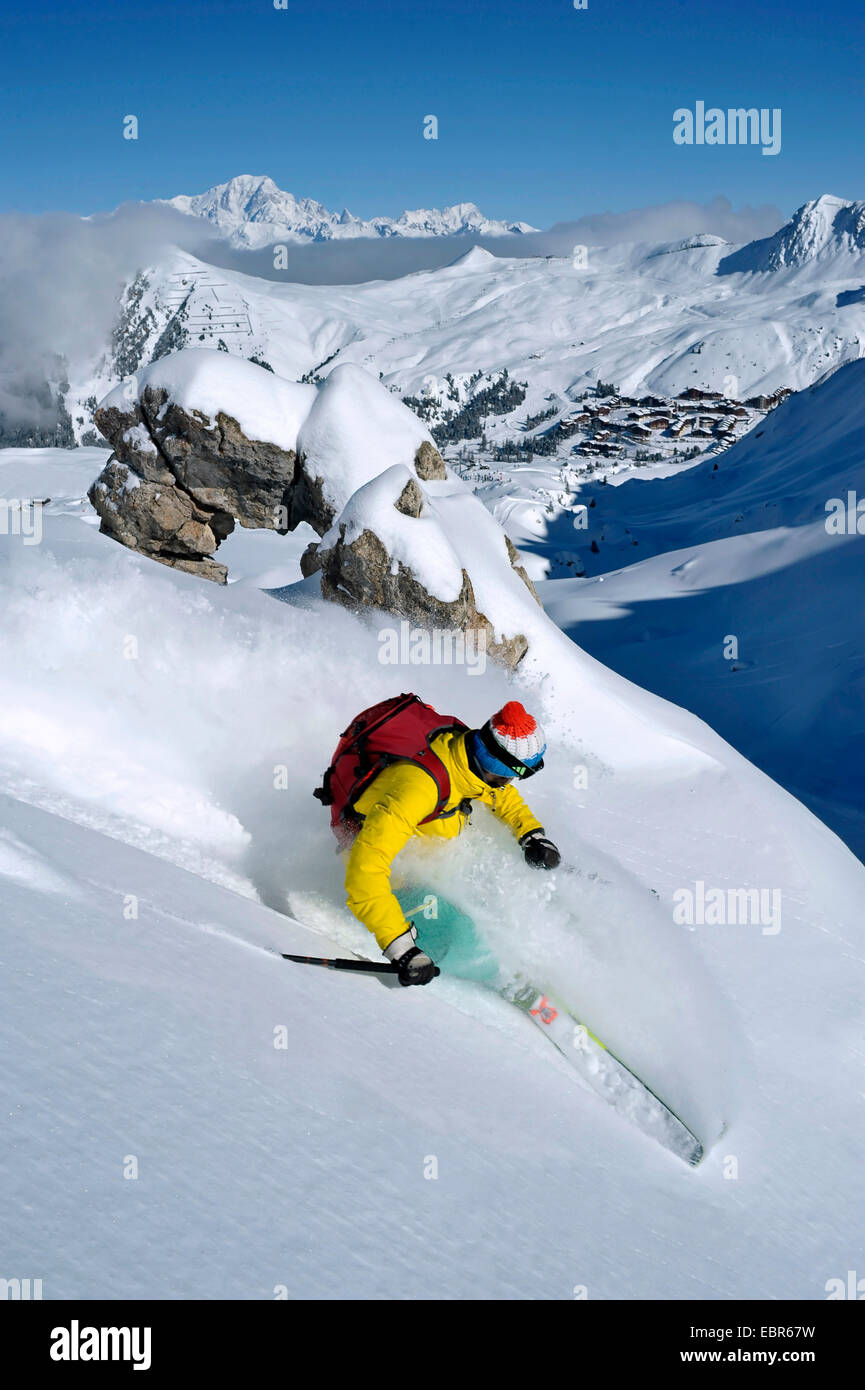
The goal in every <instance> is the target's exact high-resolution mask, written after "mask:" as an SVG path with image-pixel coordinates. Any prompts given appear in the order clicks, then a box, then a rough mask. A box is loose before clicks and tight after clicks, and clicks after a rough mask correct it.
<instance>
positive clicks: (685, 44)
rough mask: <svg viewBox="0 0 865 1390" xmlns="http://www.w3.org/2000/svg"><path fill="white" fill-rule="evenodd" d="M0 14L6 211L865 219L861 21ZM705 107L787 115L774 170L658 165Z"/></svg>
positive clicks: (445, 2) (809, 10) (241, 4)
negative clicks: (230, 201)
mask: <svg viewBox="0 0 865 1390" xmlns="http://www.w3.org/2000/svg"><path fill="white" fill-rule="evenodd" d="M0 3H2V6H3V11H2V16H0V50H2V71H3V78H2V84H0V134H2V145H0V148H2V172H3V177H2V181H0V211H7V212H8V211H11V210H18V211H22V212H43V211H47V210H49V209H64V210H67V211H70V212H80V213H89V212H95V211H101V210H106V209H109V208H112V207H114V206H116V205H117V204H118V203H121V202H123V201H126V200H130V199H151V198H158V197H170V196H172V195H174V194H176V193H199V192H202V191H203V190H204V189H206V188H209V187H210V186H212V185H213V184H215V183H221V182H223V181H224V180H226V179H228V178H231V177H232V176H233V175H235V174H241V173H250V174H269V175H270V176H271V177H272V178H273V179H275V180H276V182H277V183H278V184H279V185H280V187H282V188H284V189H288V190H289V191H291V192H293V193H295V194H297V195H299V196H300V195H307V196H310V197H314V198H317V199H319V200H320V201H321V202H323V203H324V204H325V205H326V206H327V207H329V208H331V209H334V210H336V211H339V210H340V209H341V208H342V207H344V206H347V207H348V208H350V210H351V211H352V212H353V213H355V214H357V215H359V216H371V215H373V214H388V215H396V214H398V213H399V212H401V211H402V210H403V209H404V208H406V207H409V208H411V207H421V206H426V207H430V206H439V207H441V206H443V205H445V204H447V203H454V202H460V201H472V202H475V203H477V204H478V206H479V207H480V208H481V209H482V210H483V211H484V212H485V213H486V214H487V215H489V216H491V217H511V218H522V219H524V220H526V221H529V222H532V223H534V224H535V225H536V226H541V227H545V226H549V225H550V224H551V223H553V222H555V221H559V220H565V219H571V218H574V217H578V216H580V215H581V214H584V213H588V212H595V211H601V210H607V209H608V210H611V211H620V210H623V209H626V208H633V207H641V206H646V205H648V204H653V203H661V202H666V201H668V200H671V199H680V198H685V199H694V200H697V201H700V202H703V201H706V200H707V199H709V198H712V197H713V196H715V195H716V194H724V195H726V196H727V197H729V198H730V199H731V200H732V201H733V203H734V204H736V205H737V206H738V205H739V204H743V203H752V204H763V203H773V204H776V205H777V206H778V207H779V208H780V209H782V210H783V211H784V212H785V213H787V212H789V211H791V210H792V209H793V208H795V207H796V206H798V205H799V204H800V203H802V202H804V201H805V200H806V199H808V198H812V197H816V196H817V195H818V194H819V193H823V192H829V193H837V194H838V195H840V196H842V197H847V198H863V197H865V169H863V162H865V156H863V147H865V139H863V132H865V76H863V74H865V5H863V0H823V2H822V3H820V4H815V3H805V0H588V8H587V9H585V10H576V9H575V8H574V4H573V0H533V2H532V0H526V3H519V0H391V3H386V0H286V5H287V7H286V8H285V9H277V8H275V5H274V0H171V3H162V0H160V2H159V3H155V2H153V3H148V0H127V3H120V0H113V2H112V3H108V0H91V2H90V3H83V0H68V3H64V4H61V3H57V0H20V5H19V4H18V3H15V4H14V10H13V0H0ZM699 100H701V101H704V102H705V104H706V106H707V107H711V106H717V107H721V108H727V107H738V106H745V107H751V106H754V107H758V108H762V107H766V108H775V107H780V108H781V111H782V147H781V152H780V153H779V154H778V155H776V156H766V155H763V154H762V153H761V151H760V148H759V147H753V146H738V145H724V146H708V145H702V146H698V145H693V146H678V145H676V144H674V142H673V138H672V132H673V111H674V110H675V109H676V108H678V107H691V108H692V109H693V108H694V106H695V103H696V102H697V101H699ZM130 114H131V115H135V116H137V118H138V121H139V138H138V140H136V141H131V140H124V139H123V138H122V121H123V118H124V116H127V115H130ZM427 115H435V116H436V117H437V118H438V123H439V128H438V139H437V140H425V139H424V138H423V119H424V117H425V116H427Z"/></svg>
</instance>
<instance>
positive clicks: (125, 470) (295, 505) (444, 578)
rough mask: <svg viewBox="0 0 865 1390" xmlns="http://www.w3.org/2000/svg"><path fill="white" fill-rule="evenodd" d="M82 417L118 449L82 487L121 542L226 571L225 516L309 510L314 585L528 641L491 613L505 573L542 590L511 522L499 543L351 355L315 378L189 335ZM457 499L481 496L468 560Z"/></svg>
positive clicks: (410, 419) (449, 626) (305, 561)
mask: <svg viewBox="0 0 865 1390" xmlns="http://www.w3.org/2000/svg"><path fill="white" fill-rule="evenodd" d="M265 376H266V377H267V379H266V380H262V378H263V377H265ZM199 406H200V408H199ZM94 418H95V420H96V423H97V424H98V427H99V429H100V430H101V431H102V433H103V434H104V436H105V437H106V439H108V440H110V442H111V444H112V445H113V448H114V452H113V454H112V456H111V458H110V459H109V460H108V463H107V464H106V465H105V467H104V468H103V470H102V473H101V474H100V476H99V477H98V478H97V480H96V481H95V483H94V484H93V485H92V487H91V488H90V492H89V494H88V496H89V498H90V501H91V502H92V503H93V506H94V507H95V509H96V511H97V513H98V514H99V517H100V521H101V529H102V531H103V532H104V533H105V534H106V535H109V536H111V537H112V538H113V539H114V540H117V541H119V542H120V543H121V544H122V545H125V546H128V547H129V548H130V549H132V550H137V551H138V552H139V553H141V554H143V555H147V556H148V557H150V558H151V559H154V560H158V561H159V562H160V563H162V564H165V565H171V566H173V567H174V568H176V569H182V570H185V571H187V572H189V573H192V574H197V575H199V576H201V577H202V578H205V579H210V580H215V581H216V582H218V583H225V581H226V579H227V569H226V566H225V565H222V564H220V563H219V562H218V561H217V560H216V559H215V558H214V554H215V552H216V550H217V548H218V546H219V544H220V542H221V541H222V540H224V539H225V538H226V536H228V535H230V533H231V532H232V531H233V529H234V526H235V524H236V523H239V524H240V525H241V526H244V527H255V528H263V529H268V530H276V531H279V532H285V531H290V530H293V529H294V528H295V527H296V526H297V525H298V524H299V523H300V522H301V521H305V522H307V523H308V524H310V525H311V526H312V527H313V529H314V530H315V531H316V532H317V534H318V536H319V537H320V540H319V541H317V542H314V543H313V544H312V545H311V546H309V547H308V549H307V551H306V552H305V554H304V556H303V558H302V561H301V568H302V571H303V573H304V575H306V576H309V575H311V574H315V573H319V574H320V576H321V581H320V582H321V592H322V594H323V596H324V597H325V598H327V599H330V600H332V601H334V602H337V603H340V604H342V605H345V606H348V607H352V608H359V609H362V608H376V609H382V610H384V611H386V612H390V613H393V614H395V615H397V616H399V617H402V618H407V619H409V620H410V621H411V622H413V623H414V624H416V625H417V626H419V627H421V628H427V629H429V628H437V629H440V630H446V631H452V632H453V631H461V632H466V633H468V632H474V633H476V634H477V635H478V637H479V638H480V639H481V641H482V643H483V646H484V649H485V650H486V651H487V653H488V654H489V655H490V657H491V658H492V659H494V660H497V661H500V662H502V663H503V664H505V665H506V666H508V667H513V666H516V664H517V663H518V662H519V661H520V660H521V658H522V657H523V655H524V654H525V652H526V650H527V647H528V642H527V639H526V637H525V636H524V635H523V634H522V633H513V632H510V631H505V632H502V631H501V630H500V628H498V627H496V626H495V625H494V621H493V619H494V617H495V610H497V608H498V606H499V602H498V595H499V594H500V592H501V589H502V586H504V587H505V588H507V587H508V586H510V587H511V589H512V592H513V586H514V584H515V579H514V576H515V577H516V581H517V587H516V593H517V594H518V593H519V587H520V585H524V586H525V588H526V589H527V590H528V591H529V593H530V594H531V595H532V597H533V598H534V599H535V601H536V602H538V603H539V600H538V597H537V594H536V593H535V590H534V588H533V586H532V584H531V582H530V580H529V578H528V576H527V574H526V572H525V569H524V568H523V567H522V565H521V564H520V563H519V556H518V553H517V551H516V549H515V547H514V546H513V544H512V542H511V541H510V540H509V539H508V538H507V537H504V542H505V546H504V547H502V545H501V540H502V533H501V531H499V528H498V527H497V526H496V525H495V523H494V522H493V521H492V519H491V518H490V516H489V514H488V513H487V511H486V509H485V508H484V507H483V504H482V503H480V502H479V501H477V500H476V499H475V498H473V497H472V496H471V494H470V493H468V492H466V491H465V490H464V489H463V488H462V487H461V485H460V484H459V482H458V481H457V480H455V479H453V478H449V475H448V470H447V466H446V464H445V461H444V459H443V458H442V455H441V454H440V453H439V451H438V449H437V448H436V447H435V445H434V444H433V443H432V442H431V441H430V440H429V439H424V438H423V437H422V436H423V433H424V428H423V426H422V425H421V424H420V423H419V422H418V421H417V419H416V418H415V417H414V416H413V415H412V414H411V412H410V411H408V410H407V409H406V408H405V407H404V406H403V405H402V404H401V403H400V402H396V401H394V398H393V395H392V394H391V393H388V392H386V391H385V390H384V388H382V387H381V386H380V385H379V383H378V382H377V381H375V379H374V378H371V377H369V376H368V374H367V373H364V372H363V371H362V370H361V369H359V368H356V367H352V366H347V367H345V368H337V369H335V371H334V373H333V374H332V378H328V379H327V380H326V381H325V382H324V383H323V384H322V385H321V386H320V388H318V390H316V388H314V387H310V386H306V385H303V384H300V383H290V382H286V381H283V380H282V379H281V378H274V374H272V373H270V374H265V373H264V372H260V370H259V369H258V368H255V367H252V366H250V364H249V363H246V362H244V363H242V364H241V365H240V366H238V365H237V363H236V362H233V361H229V362H226V360H225V355H224V354H219V353H213V352H210V353H208V352H203V351H202V350H201V349H190V350H185V351H184V352H180V353H177V354H175V355H174V357H173V359H172V358H164V359H161V360H160V362H159V364H158V369H157V364H153V365H152V366H151V367H149V368H145V369H144V371H143V372H141V373H140V374H139V375H138V376H137V377H133V378H131V379H130V381H129V382H128V383H126V384H125V385H124V386H122V387H118V388H117V389H116V390H114V391H112V392H111V394H110V395H109V396H108V397H107V398H106V399H105V401H103V403H102V405H101V406H100V407H98V408H97V410H96V412H95V416H94ZM253 431H254V432H256V433H258V434H265V435H267V434H270V438H263V439H262V438H252V437H251V432H253ZM419 436H420V438H419ZM395 460H396V461H395ZM442 483H447V484H449V486H447V487H444V488H441V487H436V484H442ZM427 486H429V492H427V491H426V490H425V489H426V487H427ZM455 504H456V505H457V506H458V507H459V509H460V513H461V512H462V509H463V507H474V508H476V509H477V518H476V522H475V521H473V522H472V525H470V526H469V527H468V528H466V527H465V525H464V524H461V525H460V526H459V527H457V528H455V529H456V530H457V533H458V535H459V536H461V537H463V539H462V540H461V541H460V542H459V545H461V546H462V547H463V550H465V549H466V546H467V544H468V541H467V540H466V537H468V536H472V537H473V535H474V531H475V530H476V529H478V528H479V529H480V530H482V531H486V532H487V533H488V534H487V535H486V544H485V546H484V547H482V548H481V549H480V550H479V552H478V558H477V560H476V559H475V554H474V546H473V545H472V547H471V552H470V553H469V552H468V551H466V553H465V554H463V553H462V552H461V551H460V550H459V548H458V546H457V543H456V542H455V541H453V540H452V538H451V537H450V535H449V530H450V529H451V528H450V526H449V524H448V516H449V515H450V512H449V510H448V509H449V508H452V507H453V506H454V505H455ZM481 555H483V556H484V557H485V558H484V559H483V560H482V559H481V558H480V556H481ZM475 564H477V565H478V566H479V567H480V566H481V565H483V569H481V568H478V569H477V570H476V569H475ZM473 573H474V575H475V581H476V583H479V584H480V589H481V591H482V592H483V594H484V596H485V597H484V604H485V606H487V607H488V608H489V612H483V611H482V610H481V607H480V606H479V603H478V599H477V596H476V595H477V588H476V583H473V581H472V574H473ZM508 611H510V610H508Z"/></svg>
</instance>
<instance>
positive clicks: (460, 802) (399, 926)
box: [345, 700, 561, 985]
mask: <svg viewBox="0 0 865 1390" xmlns="http://www.w3.org/2000/svg"><path fill="white" fill-rule="evenodd" d="M454 723H455V724H456V728H449V729H447V730H445V732H443V733H438V734H435V735H434V736H433V737H431V739H430V742H429V747H430V750H431V752H432V754H433V755H435V756H436V757H437V759H440V760H441V763H442V764H443V765H444V769H445V770H446V774H447V777H448V778H449V782H450V788H449V795H448V797H447V800H446V802H445V803H444V805H441V804H440V802H439V800H438V799H437V787H436V784H435V783H434V780H433V778H432V777H431V776H430V775H429V771H428V770H424V768H423V767H421V766H418V765H417V764H416V763H415V762H411V761H408V760H397V761H391V762H389V763H388V764H387V765H386V766H384V767H383V769H382V770H381V771H379V772H378V773H377V774H376V775H375V777H374V778H373V779H372V781H371V782H369V784H368V785H367V786H366V787H365V789H364V790H363V792H362V794H361V795H360V796H358V798H357V799H356V800H355V801H354V802H353V807H352V809H353V813H354V817H355V819H356V821H358V822H360V828H359V830H358V831H357V834H356V836H355V838H354V841H353V843H352V846H351V850H350V852H349V856H348V865H347V869H346V875H345V887H346V893H347V895H348V906H349V908H350V909H351V911H352V912H353V913H354V915H355V917H357V918H358V920H359V921H361V922H362V923H363V924H364V926H365V927H367V928H368V929H369V931H371V932H372V933H373V935H374V936H375V939H376V941H377V942H378V944H379V946H380V947H381V949H382V951H383V952H384V954H385V955H386V956H387V958H388V960H390V961H392V962H394V963H395V964H396V965H397V967H398V971H399V980H400V983H401V984H403V985H425V984H428V983H429V982H430V980H432V979H433V978H434V975H435V965H434V963H433V961H432V960H431V958H430V957H429V956H428V955H427V954H426V953H425V952H424V951H422V950H421V949H420V948H419V947H418V946H417V945H416V944H415V941H416V936H417V933H416V932H415V929H414V926H413V924H412V923H411V922H410V921H407V920H406V917H405V915H404V913H403V909H402V907H401V906H400V903H399V901H398V899H397V897H396V896H395V894H394V893H393V891H392V889H391V883H390V873H391V865H392V863H393V860H394V858H395V857H396V855H397V854H399V852H400V850H401V849H402V848H403V846H404V845H406V844H407V843H408V841H409V840H410V839H411V837H412V836H413V835H423V836H440V837H442V838H445V839H452V838H454V837H455V836H457V835H459V834H460V832H461V831H462V830H463V829H464V827H465V826H466V824H467V822H468V819H469V815H470V813H471V809H472V802H474V801H481V802H483V803H484V805H486V806H489V807H490V809H491V810H492V812H493V814H494V815H495V816H496V817H498V819H499V820H501V821H504V823H505V825H507V826H508V827H509V829H510V830H511V831H512V832H513V834H514V836H515V837H516V839H517V841H518V843H519V845H520V847H521V849H522V851H523V853H524V855H525V857H526V860H527V862H528V863H529V864H531V865H533V866H535V867H537V868H543V869H554V868H555V867H556V866H557V865H558V864H559V863H560V861H561V855H560V854H559V851H558V849H557V848H556V846H555V845H554V844H553V843H552V841H551V840H549V839H547V837H546V835H545V834H544V828H543V826H542V825H541V823H540V821H539V820H537V818H536V817H535V816H534V815H532V812H531V811H530V810H529V808H528V806H527V805H526V803H525V802H524V801H523V799H522V797H521V796H520V794H519V792H518V791H517V790H516V788H515V787H513V786H512V785H511V783H512V782H513V781H514V779H518V780H522V779H523V778H525V777H530V776H532V775H533V774H534V773H535V772H537V771H539V770H540V768H542V767H543V755H544V752H545V749H546V744H545V743H544V736H543V732H542V730H541V729H540V727H539V725H538V724H537V723H536V721H535V720H534V719H533V718H532V716H531V715H530V714H529V713H528V712H527V711H526V710H525V709H524V708H523V706H522V705H521V704H520V703H519V702H518V701H516V700H509V701H508V702H507V704H506V705H504V707H503V708H502V709H500V710H499V711H498V712H497V713H496V714H494V715H493V716H492V718H491V719H488V720H487V722H486V724H484V725H483V727H482V728H480V729H466V728H465V726H464V725H460V724H459V722H458V721H454ZM431 817H434V818H431ZM422 822H423V823H422Z"/></svg>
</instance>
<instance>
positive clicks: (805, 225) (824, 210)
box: [718, 193, 865, 274]
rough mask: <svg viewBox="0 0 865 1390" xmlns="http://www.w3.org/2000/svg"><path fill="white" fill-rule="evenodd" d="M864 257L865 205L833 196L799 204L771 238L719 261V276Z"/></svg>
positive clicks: (792, 267) (755, 242) (824, 194)
mask: <svg viewBox="0 0 865 1390" xmlns="http://www.w3.org/2000/svg"><path fill="white" fill-rule="evenodd" d="M862 255H865V202H849V201H848V200H846V199H844V198H838V197H836V196H835V195H834V194H833V193H823V194H821V195H820V197H819V198H813V199H812V200H811V201H810V202H807V203H803V204H802V206H801V207H800V208H797V209H796V211H795V212H794V214H793V216H792V217H791V218H790V221H789V222H786V223H785V224H784V226H783V227H781V228H780V229H779V230H778V231H777V232H775V234H774V236H770V237H764V238H762V239H761V240H760V241H752V242H749V243H748V245H747V246H743V247H742V248H741V249H740V250H739V251H735V252H734V253H733V254H732V255H731V256H727V257H725V259H724V260H723V261H721V263H720V265H719V267H718V272H719V274H730V273H734V272H736V271H754V272H759V271H773V270H789V269H796V268H799V267H802V266H805V265H808V264H809V263H811V262H814V261H821V262H822V261H826V260H830V259H834V258H837V257H858V256H862Z"/></svg>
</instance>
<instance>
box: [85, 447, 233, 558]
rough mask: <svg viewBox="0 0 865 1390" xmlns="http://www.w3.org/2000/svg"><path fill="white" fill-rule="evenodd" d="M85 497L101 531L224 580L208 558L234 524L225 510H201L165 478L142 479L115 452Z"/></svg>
mask: <svg viewBox="0 0 865 1390" xmlns="http://www.w3.org/2000/svg"><path fill="white" fill-rule="evenodd" d="M89 497H90V500H91V502H92V503H93V505H94V507H95V508H96V510H97V512H98V513H99V515H100V517H101V518H102V526H101V528H100V529H101V530H102V531H104V532H105V534H106V535H109V536H111V537H113V539H114V540H116V541H120V543H121V545H127V546H129V548H130V549H131V550H138V551H140V552H141V553H142V554H143V555H149V556H150V558H151V559H153V560H160V561H161V562H162V563H163V564H165V565H174V566H175V567H176V568H177V569H183V570H188V571H190V572H191V573H193V574H200V575H202V576H203V577H204V578H206V579H215V580H216V581H217V582H218V583H220V584H224V583H225V580H226V576H227V574H228V571H227V569H226V567H225V565H220V564H217V563H216V561H215V560H211V559H210V558H209V556H210V554H211V553H212V552H213V551H214V550H215V549H216V547H217V545H218V544H219V542H220V540H224V539H225V536H227V535H228V534H229V533H230V532H231V531H233V529H234V521H233V519H232V518H231V517H230V516H228V514H227V513H225V512H217V513H213V512H207V511H203V510H202V509H201V508H200V507H197V506H196V505H195V503H194V502H193V500H192V498H191V497H189V496H188V495H187V494H186V493H185V492H183V491H182V490H181V489H180V488H176V487H174V486H172V483H171V481H169V482H168V483H166V482H162V481H159V482H154V481H144V480H142V479H141V478H140V477H139V476H138V474H137V473H135V472H134V471H133V470H132V468H130V466H129V465H128V464H126V463H123V462H122V461H121V460H120V459H118V458H117V457H116V455H113V454H112V456H111V458H110V459H109V460H108V462H107V464H106V465H105V467H104V468H103V470H102V472H101V473H100V475H99V477H98V478H97V480H96V482H95V483H94V484H93V486H92V487H91V489H90V493H89Z"/></svg>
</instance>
